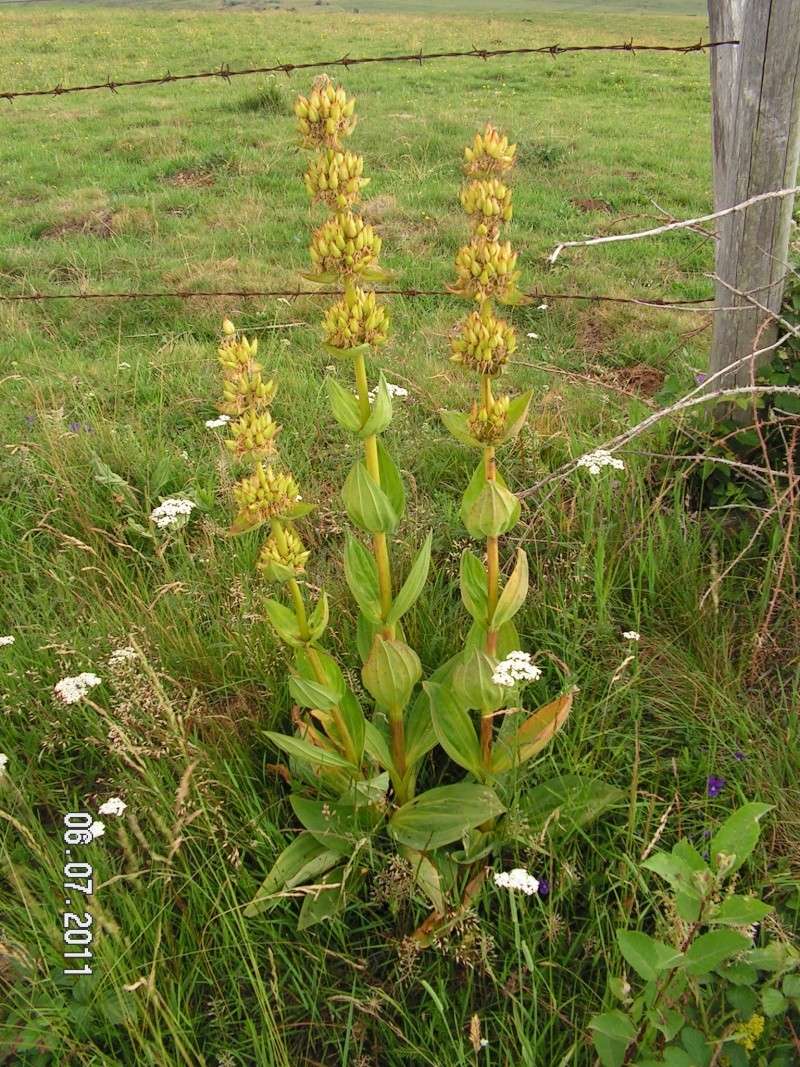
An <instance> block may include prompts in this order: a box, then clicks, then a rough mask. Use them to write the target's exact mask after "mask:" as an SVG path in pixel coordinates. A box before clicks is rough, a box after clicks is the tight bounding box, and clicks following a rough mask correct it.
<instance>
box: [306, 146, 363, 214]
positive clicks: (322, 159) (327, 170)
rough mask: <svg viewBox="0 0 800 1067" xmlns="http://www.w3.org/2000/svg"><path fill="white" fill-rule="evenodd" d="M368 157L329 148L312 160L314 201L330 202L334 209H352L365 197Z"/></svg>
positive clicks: (310, 180)
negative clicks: (363, 195)
mask: <svg viewBox="0 0 800 1067" xmlns="http://www.w3.org/2000/svg"><path fill="white" fill-rule="evenodd" d="M363 173H364V160H363V159H362V157H361V156H357V155H354V154H353V153H352V152H335V151H334V150H333V149H332V148H329V149H328V150H327V151H326V152H321V153H320V154H319V155H318V156H317V157H316V158H315V159H312V160H311V162H310V163H309V165H308V170H307V171H306V173H305V183H306V191H307V192H308V195H309V196H310V197H311V200H312V201H313V202H315V203H316V202H319V203H323V204H327V205H328V207H329V208H331V209H332V210H334V211H337V210H338V211H342V210H344V209H346V208H350V207H352V206H353V204H355V203H357V202H358V200H359V199H360V198H361V190H362V189H363V188H364V186H365V185H367V184H368V183H369V178H364V177H363V176H362V175H363Z"/></svg>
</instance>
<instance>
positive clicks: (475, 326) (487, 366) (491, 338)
mask: <svg viewBox="0 0 800 1067" xmlns="http://www.w3.org/2000/svg"><path fill="white" fill-rule="evenodd" d="M516 348H517V335H516V333H515V331H514V328H513V326H511V325H510V324H509V323H508V322H506V321H505V320H504V319H498V318H496V317H495V316H494V315H493V314H492V310H491V306H490V304H489V302H488V301H487V302H486V303H485V304H484V305H483V306H482V307H481V309H480V311H473V312H471V313H470V314H469V315H468V316H467V318H466V319H465V320H464V322H463V324H462V326H461V331H460V333H459V334H458V336H456V337H454V338H453V339H452V340H451V342H450V349H451V352H452V355H451V356H450V359H451V360H452V362H453V363H460V364H462V365H463V366H465V367H469V368H470V369H471V370H475V371H477V372H478V373H479V374H491V375H496V374H500V373H501V372H502V370H503V367H504V365H505V363H506V361H507V360H508V358H509V356H511V355H513V354H514V352H515V351H516Z"/></svg>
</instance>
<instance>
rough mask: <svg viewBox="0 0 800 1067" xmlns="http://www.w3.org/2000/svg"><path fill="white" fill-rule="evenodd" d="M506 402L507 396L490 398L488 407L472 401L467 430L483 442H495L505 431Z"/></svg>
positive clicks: (487, 443)
mask: <svg viewBox="0 0 800 1067" xmlns="http://www.w3.org/2000/svg"><path fill="white" fill-rule="evenodd" d="M508 403H509V398H508V397H507V396H498V397H497V398H496V399H494V400H492V402H491V404H490V405H489V407H488V409H487V408H486V407H484V406H483V405H480V406H478V404H477V403H474V404H473V405H472V411H471V412H470V414H469V419H468V425H469V431H470V433H471V434H472V436H473V437H475V438H476V439H477V440H478V441H481V442H482V443H483V444H486V445H491V444H496V443H497V442H498V441H499V440H500V439H501V438H502V436H503V434H504V433H505V429H506V422H507V419H508Z"/></svg>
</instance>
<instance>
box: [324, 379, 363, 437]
mask: <svg viewBox="0 0 800 1067" xmlns="http://www.w3.org/2000/svg"><path fill="white" fill-rule="evenodd" d="M325 385H326V386H327V389H328V399H329V401H330V405H331V411H332V412H333V417H334V418H335V419H336V421H337V422H338V423H339V425H340V426H343V427H344V429H345V430H349V431H350V432H351V433H358V432H359V430H360V429H361V423H362V421H363V420H362V417H361V409H360V408H359V406H358V399H357V398H356V397H355V396H353V394H352V393H351V392H350V391H349V390H347V389H345V388H344V386H342V385H340V384H339V382H337V381H336V379H335V378H326V379H325Z"/></svg>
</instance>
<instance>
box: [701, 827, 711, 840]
mask: <svg viewBox="0 0 800 1067" xmlns="http://www.w3.org/2000/svg"><path fill="white" fill-rule="evenodd" d="M710 837H711V831H710V830H703V840H704V841H708V839H709V838H710Z"/></svg>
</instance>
